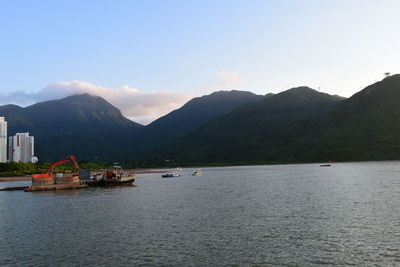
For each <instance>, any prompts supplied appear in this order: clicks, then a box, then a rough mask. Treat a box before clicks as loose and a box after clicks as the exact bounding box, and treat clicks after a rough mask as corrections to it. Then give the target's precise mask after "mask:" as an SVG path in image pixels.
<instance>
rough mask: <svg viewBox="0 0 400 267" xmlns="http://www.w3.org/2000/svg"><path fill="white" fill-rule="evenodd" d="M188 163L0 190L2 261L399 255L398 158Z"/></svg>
mask: <svg viewBox="0 0 400 267" xmlns="http://www.w3.org/2000/svg"><path fill="white" fill-rule="evenodd" d="M192 171H193V170H192V169H187V170H183V171H182V172H181V173H182V177H178V178H169V179H162V178H160V175H159V174H146V175H142V176H139V178H138V179H137V181H136V187H132V188H111V189H102V188H93V189H87V190H81V191H64V192H62V191H60V192H50V193H49V192H46V193H25V192H21V191H14V192H0V266H252V265H256V266H281V265H283V266H314V265H323V264H325V265H339V266H345V265H358V266H395V265H397V266H400V162H395V161H394V162H369V163H341V164H339V163H338V164H333V165H332V167H325V168H322V167H319V165H317V164H306V165H276V166H252V167H225V168H203V169H202V172H203V176H200V177H193V176H191V172H192ZM15 184H16V183H13V185H15ZM17 184H18V183H17ZM9 185H10V183H8V184H6V183H0V187H5V186H9Z"/></svg>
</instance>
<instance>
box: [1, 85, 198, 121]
mask: <svg viewBox="0 0 400 267" xmlns="http://www.w3.org/2000/svg"><path fill="white" fill-rule="evenodd" d="M82 93H88V94H91V95H97V96H101V97H103V98H104V99H106V100H107V101H108V102H110V103H111V104H112V105H114V106H116V107H117V108H119V109H120V110H121V112H122V113H123V114H124V115H125V116H126V117H128V118H130V119H132V120H133V121H135V122H138V123H143V124H147V123H149V122H151V121H153V120H155V119H157V118H159V117H160V116H162V115H165V114H167V113H168V112H170V111H172V110H174V109H177V108H179V107H180V106H182V105H183V104H184V103H186V102H187V101H188V100H190V99H191V98H192V96H191V95H188V94H180V93H174V92H166V91H154V92H144V91H140V90H139V89H137V88H133V87H129V86H127V85H124V86H122V87H120V88H109V87H104V86H99V85H95V84H91V83H87V82H83V81H69V82H56V83H52V84H49V85H48V86H46V87H45V88H43V89H42V90H40V91H39V92H37V93H26V92H22V91H19V92H14V93H11V94H8V95H1V96H0V102H1V103H2V104H9V103H15V104H20V105H26V104H32V103H35V102H39V101H45V100H52V99H60V98H63V97H66V96H69V95H73V94H82Z"/></svg>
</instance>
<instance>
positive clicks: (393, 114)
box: [279, 74, 400, 161]
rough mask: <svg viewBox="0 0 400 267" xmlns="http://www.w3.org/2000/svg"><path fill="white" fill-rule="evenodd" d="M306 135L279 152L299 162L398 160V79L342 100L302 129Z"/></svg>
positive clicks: (377, 84)
mask: <svg viewBox="0 0 400 267" xmlns="http://www.w3.org/2000/svg"><path fill="white" fill-rule="evenodd" d="M303 128H304V129H307V134H306V135H304V136H303V137H302V138H301V139H300V140H297V141H296V142H294V143H293V144H292V146H291V147H290V149H288V150H286V151H282V154H281V155H279V158H282V159H284V158H287V157H288V156H289V155H291V157H295V158H297V159H299V160H301V161H328V160H333V161H353V160H393V159H400V75H398V74H397V75H393V76H390V77H388V78H385V79H383V80H382V81H380V82H377V83H375V84H372V85H370V86H368V87H366V88H365V89H364V90H362V91H360V92H358V93H357V94H355V95H353V96H352V97H350V98H349V99H346V100H344V101H343V102H342V103H340V104H339V105H338V106H337V107H336V108H334V109H333V110H332V111H330V112H328V113H326V114H324V115H323V116H322V117H320V118H314V119H313V120H310V121H308V122H307V123H306V124H304V125H303Z"/></svg>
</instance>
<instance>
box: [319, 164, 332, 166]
mask: <svg viewBox="0 0 400 267" xmlns="http://www.w3.org/2000/svg"><path fill="white" fill-rule="evenodd" d="M319 166H320V167H330V166H331V164H321V165H319Z"/></svg>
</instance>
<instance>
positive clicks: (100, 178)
mask: <svg viewBox="0 0 400 267" xmlns="http://www.w3.org/2000/svg"><path fill="white" fill-rule="evenodd" d="M113 168H114V170H113V171H106V172H105V173H104V174H96V175H94V176H93V178H92V179H90V180H89V181H88V182H86V184H87V185H88V186H132V185H133V182H134V181H135V178H136V175H135V173H129V174H128V175H127V176H125V175H124V172H123V171H122V167H121V166H119V165H114V167H113Z"/></svg>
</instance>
